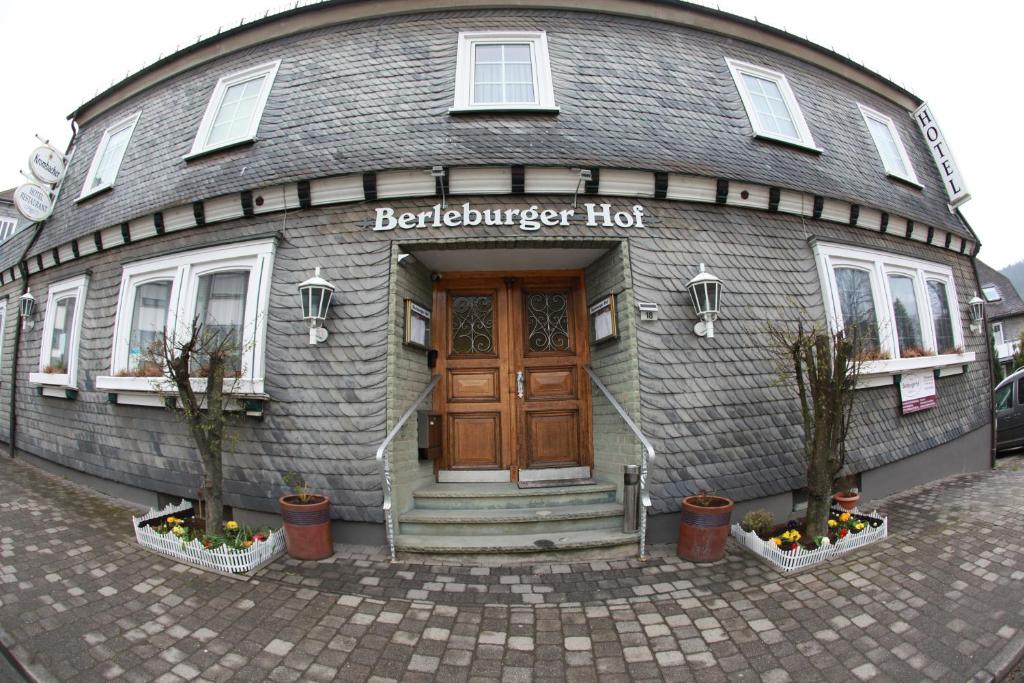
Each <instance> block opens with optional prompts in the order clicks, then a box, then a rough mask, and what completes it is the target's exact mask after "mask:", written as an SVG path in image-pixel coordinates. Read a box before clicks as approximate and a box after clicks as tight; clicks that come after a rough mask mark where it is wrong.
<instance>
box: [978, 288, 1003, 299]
mask: <svg viewBox="0 0 1024 683" xmlns="http://www.w3.org/2000/svg"><path fill="white" fill-rule="evenodd" d="M981 295H982V296H984V297H985V301H999V300H1000V299H1002V298H1003V295H1002V294H1000V293H999V288H998V287H996V286H995V285H985V286H984V287H982V288H981Z"/></svg>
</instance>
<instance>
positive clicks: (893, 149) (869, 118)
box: [857, 104, 918, 185]
mask: <svg viewBox="0 0 1024 683" xmlns="http://www.w3.org/2000/svg"><path fill="white" fill-rule="evenodd" d="M857 106H858V107H860V113H861V115H862V116H863V117H864V123H865V125H867V127H868V132H869V133H871V139H872V140H874V141H875V149H877V150H878V156H880V157H881V158H882V166H883V167H884V168H885V172H886V174H887V175H890V176H892V177H894V178H899V179H901V180H906V181H907V182H909V183H913V184H915V185H917V184H918V182H917V175H916V174H915V173H914V167H913V166H911V165H910V157H909V156H908V155H907V150H906V148H905V147H903V141H902V140H901V139H900V133H899V131H898V130H896V124H895V123H893V120H892V119H891V118H889V117H888V116H886V115H885V114H882V113H880V112H877V111H875V110H874V109H869V108H868V107H865V106H864V105H863V104H858V105H857Z"/></svg>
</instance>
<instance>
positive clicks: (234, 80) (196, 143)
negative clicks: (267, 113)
mask: <svg viewBox="0 0 1024 683" xmlns="http://www.w3.org/2000/svg"><path fill="white" fill-rule="evenodd" d="M280 66H281V60H280V59H277V60H274V61H273V62H267V63H266V64H260V65H258V66H253V67H249V68H247V69H243V70H241V71H236V72H234V73H230V74H228V75H226V76H222V77H221V79H220V80H219V81H217V85H216V87H214V89H213V94H212V95H211V96H210V102H209V104H207V105H206V112H205V113H204V114H203V120H202V121H201V122H200V123H199V130H198V131H197V132H196V138H195V140H193V141H192V149H191V151H189V153H188V154H187V155H185V158H186V159H188V158H190V157H193V156H196V155H199V154H205V153H207V152H211V151H214V150H218V149H222V148H224V147H230V146H232V145H237V144H238V143H240V142H247V141H250V140H255V139H256V131H258V130H259V127H260V121H261V120H262V119H263V110H264V109H265V108H266V106H267V100H268V99H270V90H271V88H273V87H274V79H275V78H276V77H277V70H278V67H280ZM260 77H264V78H263V88H262V89H261V90H260V95H259V98H258V99H257V101H256V108H255V109H254V110H253V115H252V122H251V123H250V124H249V130H247V131H246V132H245V134H244V135H240V136H238V137H237V138H232V139H230V140H225V141H223V142H219V143H217V144H215V145H211V144H209V140H208V139H209V137H210V132H211V130H212V128H213V122H214V121H216V119H217V114H218V113H219V112H220V107H221V104H223V101H224V94H225V93H226V92H227V90H228V88H230V87H231V86H233V85H237V84H239V83H244V82H245V81H249V80H253V79H255V78H260Z"/></svg>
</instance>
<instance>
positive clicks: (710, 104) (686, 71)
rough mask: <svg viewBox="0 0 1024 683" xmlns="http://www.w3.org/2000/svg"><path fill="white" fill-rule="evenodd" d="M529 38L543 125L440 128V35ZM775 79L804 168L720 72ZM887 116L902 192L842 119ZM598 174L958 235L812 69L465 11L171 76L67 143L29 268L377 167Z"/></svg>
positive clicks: (909, 127)
mask: <svg viewBox="0 0 1024 683" xmlns="http://www.w3.org/2000/svg"><path fill="white" fill-rule="evenodd" d="M505 29H507V30H545V31H547V35H548V43H549V49H550V56H551V64H552V72H553V80H554V88H555V98H556V101H557V103H558V105H559V106H560V107H561V112H560V113H559V114H558V115H509V114H472V115H461V116H460V115H450V114H449V113H448V108H449V107H450V106H451V105H452V102H453V96H454V79H455V59H456V50H457V34H458V32H459V31H462V30H466V31H469V30H505ZM726 57H732V58H735V59H738V60H744V61H750V62H754V63H758V64H763V65H765V66H768V67H771V68H775V69H779V70H781V71H783V72H784V73H785V74H786V75H787V77H788V79H789V82H790V83H791V85H792V87H793V89H794V91H795V93H796V96H797V99H798V100H799V102H800V105H801V108H802V110H803V112H804V115H805V117H806V119H807V121H808V125H809V126H810V129H811V131H812V133H813V135H814V139H815V142H816V144H817V145H818V146H819V147H821V148H823V149H824V153H823V154H821V155H815V154H812V153H808V152H804V151H799V150H795V149H793V148H790V147H785V146H782V145H779V144H775V143H771V142H765V141H762V140H755V139H753V138H752V137H751V128H750V123H749V121H748V119H747V115H746V113H745V111H744V109H743V106H742V103H741V101H740V98H739V95H738V93H737V92H736V87H735V85H734V83H733V80H732V77H731V75H730V74H729V71H728V69H727V67H726V63H725V58H726ZM272 59H281V60H282V62H281V68H280V71H279V72H278V75H277V79H276V81H275V83H274V86H273V90H272V92H271V94H270V99H269V102H268V103H267V107H266V110H265V111H264V113H263V117H262V120H261V123H260V127H259V133H258V137H259V140H258V142H256V143H255V144H254V145H252V146H250V147H242V148H239V149H236V150H233V151H228V152H223V153H220V154H216V155H214V156H210V157H206V158H203V159H197V160H194V161H190V162H185V161H183V159H182V157H183V156H184V155H185V154H186V153H188V151H189V149H190V147H191V144H192V141H193V138H194V137H195V134H196V130H197V128H198V125H199V121H200V119H201V118H202V115H203V111H204V110H205V108H206V106H207V103H208V101H209V98H210V94H211V93H212V91H213V88H214V86H215V84H216V82H217V79H218V78H219V77H221V76H222V75H225V74H227V73H231V72H233V71H236V70H239V69H242V68H246V67H249V66H253V65H257V64H261V63H264V62H267V61H269V60H272ZM858 101H859V102H863V103H864V104H866V105H869V106H871V107H872V108H874V109H877V110H879V111H881V112H883V113H886V114H888V115H889V116H891V117H892V118H893V119H894V120H895V122H896V125H897V127H898V128H899V130H900V134H901V137H902V139H903V142H904V143H905V145H906V146H907V149H908V152H909V154H910V157H911V160H912V162H913V165H914V168H915V170H916V171H917V175H918V177H919V179H920V180H921V182H922V184H923V185H924V190H918V189H915V188H912V187H909V186H907V185H904V184H901V183H899V182H897V181H893V180H891V179H888V178H886V176H885V174H884V171H883V169H882V164H881V161H880V159H879V158H878V156H877V152H876V150H875V148H874V144H873V143H872V141H871V138H870V135H869V134H868V131H867V129H866V127H865V124H864V122H863V120H862V118H861V115H860V112H859V111H858V109H857V106H856V103H857V102H858ZM136 111H141V112H142V116H141V118H140V119H139V123H138V125H137V127H136V129H135V132H134V134H133V137H132V140H131V143H130V145H129V147H128V150H127V152H126V154H125V157H124V160H123V162H122V165H121V168H120V171H119V173H118V176H117V183H116V186H115V188H114V189H113V191H112V192H110V193H107V194H105V195H100V196H97V197H94V198H92V199H89V200H87V201H85V202H82V203H80V204H76V203H75V201H74V200H75V199H76V198H77V196H78V194H79V193H80V191H81V187H82V184H83V182H84V178H85V175H86V173H87V170H88V167H89V164H90V162H91V160H92V157H93V155H94V154H95V151H96V147H97V144H98V142H99V140H100V138H101V137H102V134H103V131H104V129H105V128H106V127H107V126H109V125H110V124H112V123H113V122H115V121H116V120H118V119H120V118H122V117H124V116H126V115H129V114H132V113H134V112H136ZM508 163H525V164H535V165H546V164H549V165H562V166H572V165H580V166H604V167H624V168H647V169H656V170H669V171H679V172H685V173H695V174H702V175H708V176H712V177H714V176H722V177H727V178H734V179H744V180H750V181H759V182H764V183H769V184H773V185H780V186H783V187H790V188H794V189H799V190H804V191H809V192H815V193H818V194H823V195H827V196H833V197H837V198H845V199H848V200H852V201H854V202H859V203H864V204H866V205H875V206H878V207H881V208H883V209H886V210H890V211H894V212H897V213H900V214H902V215H906V216H908V217H911V218H913V219H915V220H917V221H919V222H923V223H927V224H930V225H934V226H938V227H943V228H948V229H950V230H953V231H955V232H957V233H958V234H969V233H967V231H966V229H965V227H964V226H963V224H962V223H961V222H960V221H959V219H958V218H957V217H956V216H953V215H950V213H949V212H948V211H947V210H946V206H945V201H946V195H945V192H944V190H943V188H942V185H941V181H940V179H939V176H938V172H937V171H936V169H935V167H934V164H933V163H932V161H931V159H930V157H929V156H928V150H927V148H926V147H925V145H924V142H923V140H922V139H921V136H920V134H919V133H918V131H917V130H916V128H915V127H914V124H913V121H912V120H911V118H910V116H909V115H908V113H907V112H906V111H903V110H901V109H900V108H899V107H896V106H895V105H893V104H890V103H889V102H888V101H886V100H883V99H882V98H880V97H878V96H876V95H873V94H871V93H869V92H867V91H865V90H863V89H861V88H860V87H859V86H855V85H853V84H852V83H849V82H847V81H844V80H842V79H840V78H838V77H836V76H834V75H831V74H830V73H827V72H825V71H823V70H821V69H819V68H818V67H815V66H813V65H811V64H808V63H805V62H802V61H800V60H797V59H795V58H792V57H788V56H784V55H781V54H778V53H775V52H772V51H771V50H769V49H766V48H762V47H758V46H755V45H753V44H749V43H744V42H742V41H738V40H735V39H728V38H725V37H722V36H718V35H714V34H708V33H702V32H699V31H696V30H692V29H686V28H681V27H677V26H672V25H668V24H663V23H659V22H656V21H649V20H641V19H631V18H625V17H618V16H612V15H603V14H597V13H591V12H584V11H578V12H577V11H542V10H526V9H500V10H472V11H470V10H466V11H458V12H437V13H426V14H410V15H405V16H394V17H388V18H386V19H375V20H364V21H356V22H352V23H348V24H342V25H338V26H332V27H330V28H328V29H319V30H315V31H311V32H308V33H304V34H299V35H296V36H291V37H286V38H282V39H278V40H275V41H272V42H270V43H267V44H264V45H261V46H258V47H256V48H251V49H247V50H244V51H241V52H238V53H235V54H230V55H227V56H224V57H222V58H220V59H217V60H215V61H213V62H211V63H209V64H205V65H202V66H200V67H197V68H195V69H193V70H192V71H189V72H186V73H184V74H181V75H179V76H176V77H174V78H172V79H170V80H168V81H166V82H164V83H162V84H160V85H158V86H156V87H154V88H152V89H151V90H150V91H147V92H144V93H142V94H140V95H137V96H135V97H133V98H132V99H130V100H129V101H127V102H125V103H122V104H121V105H119V106H117V107H116V108H115V109H113V110H111V111H108V112H106V113H104V114H103V115H101V116H99V117H98V118H96V119H95V120H92V121H90V122H89V123H88V124H87V125H85V126H83V127H82V129H81V131H80V133H79V137H78V148H77V152H76V155H75V159H74V161H73V163H72V164H71V168H70V170H69V175H68V180H67V183H66V187H65V190H64V191H63V192H62V194H61V197H60V201H59V202H58V207H57V211H56V214H55V216H54V217H53V218H52V219H51V220H50V221H49V224H48V225H47V227H46V230H45V232H44V234H43V236H42V238H41V239H40V241H39V243H38V244H37V248H36V251H37V252H38V251H43V250H46V249H51V248H53V247H55V246H57V245H59V244H62V243H64V242H66V241H67V240H69V239H71V238H73V237H77V236H81V235H86V234H88V233H90V232H92V231H93V230H95V229H97V228H100V227H106V226H110V225H117V224H118V223H120V222H122V221H125V220H128V219H131V218H134V217H137V216H140V215H143V214H146V213H150V212H152V211H155V210H158V209H161V208H165V207H169V206H174V205H178V204H182V203H185V202H190V201H193V200H196V199H201V198H206V197H211V196H215V195H218V194H222V193H227V192H237V191H239V190H243V189H247V188H253V187H261V186H265V185H269V184H272V183H276V182H282V181H293V180H301V179H311V178H317V177H322V176H327V175H336V174H342V173H349V172H362V171H368V170H380V169H390V168H424V169H426V168H429V167H430V166H431V165H433V164H444V165H450V166H458V165H474V164H508Z"/></svg>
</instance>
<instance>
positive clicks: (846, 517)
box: [839, 512, 850, 522]
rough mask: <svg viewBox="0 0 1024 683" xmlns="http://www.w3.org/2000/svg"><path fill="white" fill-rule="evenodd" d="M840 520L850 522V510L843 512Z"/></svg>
mask: <svg viewBox="0 0 1024 683" xmlns="http://www.w3.org/2000/svg"><path fill="white" fill-rule="evenodd" d="M839 521H840V522H849V521H850V513H849V512H844V513H843V514H841V515H839Z"/></svg>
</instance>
